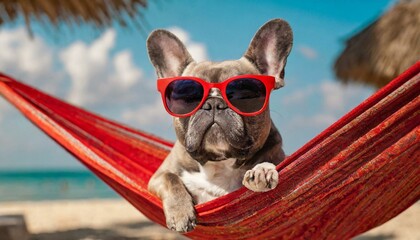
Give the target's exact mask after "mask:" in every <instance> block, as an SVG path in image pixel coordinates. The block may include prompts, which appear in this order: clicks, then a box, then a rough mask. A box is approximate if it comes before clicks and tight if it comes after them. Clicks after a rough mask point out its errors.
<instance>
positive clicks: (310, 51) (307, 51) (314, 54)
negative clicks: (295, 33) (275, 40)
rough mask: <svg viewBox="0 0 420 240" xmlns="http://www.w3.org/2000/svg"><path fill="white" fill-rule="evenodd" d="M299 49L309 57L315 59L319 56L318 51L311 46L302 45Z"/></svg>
mask: <svg viewBox="0 0 420 240" xmlns="http://www.w3.org/2000/svg"><path fill="white" fill-rule="evenodd" d="M297 50H298V52H299V53H300V54H302V55H303V56H304V57H305V58H307V59H310V60H313V59H316V58H317V57H318V52H317V51H316V50H315V49H313V48H311V47H309V46H305V45H300V46H299V47H298V48H297Z"/></svg>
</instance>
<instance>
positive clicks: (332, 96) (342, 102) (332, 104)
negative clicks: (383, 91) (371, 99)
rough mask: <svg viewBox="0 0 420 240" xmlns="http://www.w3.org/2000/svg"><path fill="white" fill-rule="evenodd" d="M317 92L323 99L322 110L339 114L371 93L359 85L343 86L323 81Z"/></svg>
mask: <svg viewBox="0 0 420 240" xmlns="http://www.w3.org/2000/svg"><path fill="white" fill-rule="evenodd" d="M319 90H320V91H321V94H322V96H323V99H324V108H325V109H327V110H330V111H339V112H343V111H345V110H348V109H349V107H353V106H355V105H356V104H357V103H360V102H361V101H362V100H363V99H365V98H366V97H367V96H369V95H370V94H371V93H372V90H370V89H367V88H366V87H363V86H361V85H355V84H348V85H345V84H342V83H339V82H336V81H323V82H322V83H321V84H320V86H319Z"/></svg>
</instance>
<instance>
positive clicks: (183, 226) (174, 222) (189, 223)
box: [163, 200, 197, 233]
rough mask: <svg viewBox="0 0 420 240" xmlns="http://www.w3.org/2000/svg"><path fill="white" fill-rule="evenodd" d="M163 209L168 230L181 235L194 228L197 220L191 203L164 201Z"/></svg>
mask: <svg viewBox="0 0 420 240" xmlns="http://www.w3.org/2000/svg"><path fill="white" fill-rule="evenodd" d="M163 208H164V209H163V210H164V212H165V217H166V225H167V226H168V228H169V229H171V230H173V231H177V232H182V233H183V232H189V231H192V230H193V229H194V228H195V226H196V222H197V220H196V216H195V210H194V204H193V203H192V201H179V200H175V201H165V202H164V203H163Z"/></svg>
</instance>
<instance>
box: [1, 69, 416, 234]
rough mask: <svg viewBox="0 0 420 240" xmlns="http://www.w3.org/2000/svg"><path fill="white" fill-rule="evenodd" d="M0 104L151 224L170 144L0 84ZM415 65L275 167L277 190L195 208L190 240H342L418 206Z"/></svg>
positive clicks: (239, 194) (158, 210)
mask: <svg viewBox="0 0 420 240" xmlns="http://www.w3.org/2000/svg"><path fill="white" fill-rule="evenodd" d="M0 94H1V95H2V96H3V97H5V98H6V99H7V100H8V101H9V102H11V103H12V104H13V105H14V106H15V107H16V108H17V109H19V110H20V111H21V112H22V113H23V115H24V116H26V117H27V118H28V119H29V120H30V121H32V122H33V123H34V124H35V125H36V126H38V127H39V128H40V129H42V130H43V131H44V132H45V133H46V134H47V135H48V136H50V137H51V138H52V139H54V140H55V141H56V142H57V143H58V144H60V145H61V146H62V147H63V148H65V149H66V150H67V151H68V152H70V153H71V154H72V155H74V156H75V157H76V158H77V159H78V160H79V161H80V162H81V163H83V164H84V165H85V166H86V167H87V168H88V169H90V170H91V171H92V172H94V173H95V174H96V175H97V176H98V177H99V178H101V179H102V180H103V181H104V182H105V183H107V184H108V185H109V186H110V187H112V188H113V189H114V190H115V191H116V192H118V193H119V194H120V195H121V196H122V197H124V198H125V199H126V200H127V201H129V202H130V203H131V204H132V205H133V206H134V207H136V208H137V209H138V210H139V211H141V212H142V213H143V214H144V215H146V216H147V217H148V218H149V219H151V220H152V221H154V222H157V223H159V224H161V225H165V218H164V214H163V210H162V205H161V202H160V200H159V199H158V198H156V197H155V196H153V195H151V194H150V193H149V192H148V191H147V182H148V180H149V179H150V177H151V176H152V174H153V173H154V171H156V169H157V168H158V167H159V165H160V164H161V162H162V160H163V159H164V158H165V157H166V155H167V154H168V152H169V151H170V148H171V147H172V143H171V142H169V141H166V140H163V139H160V138H159V137H156V136H153V135H151V134H148V133H145V132H142V131H139V130H135V129H132V128H130V127H128V126H125V125H122V124H119V123H117V122H114V121H111V120H108V119H106V118H104V117H101V116H98V115H95V114H93V113H90V112H88V111H86V110H83V109H81V108H78V107H75V106H73V105H70V104H68V103H66V102H64V101H62V100H59V99H57V98H55V97H53V96H50V95H48V94H45V93H43V92H41V91H39V90H37V89H35V88H32V87H30V86H28V85H26V84H23V83H21V82H19V81H17V80H14V79H13V78H11V77H8V76H6V75H3V74H0ZM419 95H420V62H417V63H416V64H415V65H413V66H412V67H411V68H410V69H408V70H407V71H406V72H405V73H403V74H402V75H400V76H399V77H398V78H396V79H395V80H394V81H392V82H391V83H390V84H388V85H387V86H386V87H384V88H382V89H381V90H379V91H378V92H377V93H375V94H374V95H373V96H371V97H370V98H368V99H367V100H365V101H364V102H363V103H361V104H360V105H359V106H357V107H356V108H355V109H353V110H352V111H350V112H349V113H348V114H346V115H345V116H344V117H342V118H341V119H340V120H338V121H337V122H336V123H334V124H333V125H332V126H330V127H329V128H327V129H326V130H324V131H323V132H322V133H321V134H319V135H318V136H317V137H315V138H314V139H312V140H311V141H310V142H309V143H307V144H305V145H304V146H303V147H302V148H300V149H299V150H298V151H296V152H295V153H294V154H292V155H291V156H290V157H288V158H287V159H286V160H285V161H283V162H282V163H281V164H279V165H278V166H277V170H278V171H279V186H278V187H277V188H276V189H274V190H273V191H270V192H267V193H254V192H252V191H249V190H247V189H245V188H241V189H239V190H238V191H236V192H233V193H231V194H228V195H226V196H223V197H220V198H218V199H216V200H214V201H211V202H208V203H204V204H201V205H198V206H196V211H197V214H198V226H197V228H196V229H195V230H194V231H192V232H190V233H187V234H186V236H188V237H190V238H195V239H206V238H211V239H241V238H242V239H247V238H264V239H265V238H267V239H269V238H276V239H279V238H284V239H301V238H310V239H326V238H329V239H346V238H351V237H353V236H356V235H358V234H360V233H362V232H365V231H367V230H369V229H371V228H374V227H375V226H378V225H380V224H382V223H384V222H386V221H388V220H389V219H391V218H392V217H394V216H396V215H397V214H399V213H400V212H402V211H403V210H405V209H406V208H408V207H409V206H411V205H412V204H413V203H415V202H416V201H418V200H419V199H420V144H419V143H420V126H419V125H420V114H419V113H420V97H419Z"/></svg>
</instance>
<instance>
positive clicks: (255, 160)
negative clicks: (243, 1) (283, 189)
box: [147, 19, 292, 232]
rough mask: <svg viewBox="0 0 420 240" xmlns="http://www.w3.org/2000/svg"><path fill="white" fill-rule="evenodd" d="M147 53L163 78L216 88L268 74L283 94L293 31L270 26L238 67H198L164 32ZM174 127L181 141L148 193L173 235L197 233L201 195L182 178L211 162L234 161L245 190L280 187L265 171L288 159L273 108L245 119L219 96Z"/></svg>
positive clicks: (213, 64) (151, 39) (279, 25)
mask: <svg viewBox="0 0 420 240" xmlns="http://www.w3.org/2000/svg"><path fill="white" fill-rule="evenodd" d="M147 47H148V51H149V57H150V60H151V62H152V64H153V65H154V67H155V69H156V72H157V75H158V77H160V78H163V77H174V76H181V75H182V76H194V77H199V78H201V79H204V80H206V81H208V82H212V83H217V82H222V81H224V80H226V79H228V78H230V77H234V76H237V75H243V74H266V75H272V76H275V77H276V88H279V87H282V86H283V85H284V79H283V78H284V67H285V64H286V58H287V56H288V54H289V52H290V50H291V47H292V31H291V29H290V26H289V25H288V24H287V22H285V21H283V20H281V19H275V20H272V21H270V22H268V23H266V24H265V25H264V26H263V27H261V28H260V30H259V31H258V32H257V33H256V35H255V37H254V38H253V40H252V42H251V44H250V46H249V48H248V50H247V51H246V53H245V55H244V57H242V58H240V59H239V60H234V61H224V62H209V61H205V62H200V63H197V62H195V61H194V60H193V59H192V58H191V56H190V54H189V53H188V51H187V50H186V48H185V46H184V45H183V44H182V43H181V41H180V40H179V39H178V38H177V37H176V36H174V35H173V34H172V33H170V32H168V31H165V30H156V31H154V32H152V33H151V35H150V36H149V38H148V41H147ZM174 126H175V132H176V135H177V141H176V143H175V145H174V147H173V149H172V151H171V152H170V154H169V155H168V157H167V158H166V159H165V161H164V162H163V164H162V165H161V166H160V168H159V169H158V170H157V171H156V173H155V174H154V175H153V177H152V178H151V180H150V182H149V190H150V191H151V192H152V193H154V194H156V195H157V196H158V197H159V198H160V199H161V200H162V202H163V209H164V212H165V216H166V220H167V225H168V227H169V228H170V229H173V230H176V231H179V232H186V231H190V230H192V229H193V228H194V227H195V224H196V217H195V211H194V203H198V202H194V201H197V200H196V199H197V198H196V196H195V194H197V193H195V192H191V191H190V190H188V189H187V188H186V187H185V185H184V183H183V182H182V179H181V177H180V176H181V175H182V174H183V173H184V172H189V173H194V172H199V171H200V169H201V167H202V166H206V163H208V162H209V161H210V162H217V161H224V160H226V159H234V160H235V161H234V165H233V168H235V169H238V171H243V173H244V175H245V176H244V178H243V184H244V185H245V186H246V187H248V188H250V189H251V190H254V191H267V190H270V189H271V188H273V187H275V186H276V185H277V181H276V179H277V177H278V176H277V172H275V170H274V169H273V168H274V167H271V169H267V168H265V167H264V166H266V165H264V164H262V165H261V163H267V162H268V163H272V164H275V165H277V164H278V163H280V162H281V161H282V160H283V159H284V152H283V150H282V139H281V136H280V133H279V132H278V131H277V129H276V127H275V126H274V124H273V123H272V121H271V118H270V111H269V108H267V110H266V111H264V112H263V113H261V114H259V115H257V116H251V117H244V116H241V115H239V114H237V113H236V112H234V111H233V110H232V109H230V108H228V106H227V104H226V103H225V102H224V100H223V99H222V98H221V97H220V93H219V94H218V95H217V91H216V92H215V95H214V96H210V97H209V98H208V99H207V100H206V103H205V104H204V105H203V107H202V108H201V109H199V110H198V111H197V112H196V113H195V114H194V115H192V116H190V117H187V118H174ZM215 146H216V147H215ZM272 164H271V165H272ZM273 166H274V165H273ZM247 170H248V171H247ZM245 172H246V174H245ZM241 173H242V172H241ZM267 179H268V180H267Z"/></svg>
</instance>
